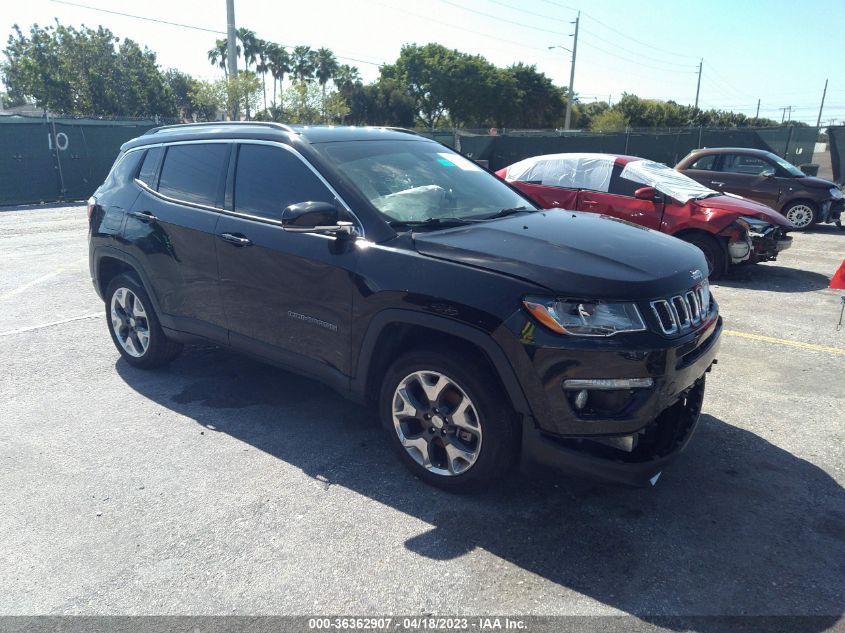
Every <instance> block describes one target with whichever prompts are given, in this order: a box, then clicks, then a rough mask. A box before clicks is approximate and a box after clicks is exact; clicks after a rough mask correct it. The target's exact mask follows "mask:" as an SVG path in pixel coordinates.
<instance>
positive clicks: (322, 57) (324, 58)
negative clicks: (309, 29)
mask: <svg viewBox="0 0 845 633" xmlns="http://www.w3.org/2000/svg"><path fill="white" fill-rule="evenodd" d="M313 59H314V75H315V76H316V77H317V81H318V82H319V84H320V88H322V91H323V100H322V105H323V106H325V103H326V82H327V81H328V80H329V79H334V77H335V74H336V73H337V69H338V64H337V58H336V57H335V56H334V53H332V52H331V51H330V50H329V49H328V48H321V49H319V50H318V51H317V52H316V53H314V58H313ZM323 115H324V116H323V118H325V109H324V111H323Z"/></svg>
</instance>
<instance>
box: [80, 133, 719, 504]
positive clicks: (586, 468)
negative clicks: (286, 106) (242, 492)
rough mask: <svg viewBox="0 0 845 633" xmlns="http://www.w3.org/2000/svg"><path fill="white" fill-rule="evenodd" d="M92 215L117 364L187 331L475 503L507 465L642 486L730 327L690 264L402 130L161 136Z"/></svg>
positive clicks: (118, 175) (679, 427)
mask: <svg viewBox="0 0 845 633" xmlns="http://www.w3.org/2000/svg"><path fill="white" fill-rule="evenodd" d="M88 211H89V216H90V266H91V276H92V278H93V281H94V287H95V288H96V289H97V292H98V293H99V294H100V296H101V297H102V298H103V299H104V300H105V305H106V314H107V318H108V324H109V332H110V334H111V337H112V339H113V340H114V343H115V345H116V347H117V349H118V351H119V352H120V354H121V355H122V356H123V358H125V359H126V362H128V363H130V364H131V365H134V366H136V367H142V368H153V367H157V366H160V365H162V364H164V363H167V362H168V361H170V360H172V359H173V358H174V357H175V356H176V355H177V354H178V353H179V351H180V350H181V348H182V344H183V343H186V342H190V341H195V340H198V339H200V340H206V341H213V342H215V343H218V344H220V345H225V346H228V347H231V348H233V349H236V350H238V351H241V352H244V353H248V354H252V355H254V356H257V357H260V358H262V359H266V360H267V361H269V362H271V363H276V364H279V365H281V366H283V367H286V368H289V369H291V370H293V371H296V372H299V373H302V374H306V375H308V376H311V377H313V378H316V379H318V380H321V381H324V382H325V383H328V384H329V385H331V386H332V387H333V388H335V389H337V390H338V391H340V392H342V393H344V394H346V395H347V396H349V397H350V398H353V399H354V400H357V401H360V402H372V403H374V404H375V406H377V408H378V412H379V416H380V418H381V421H382V423H383V425H384V427H385V429H386V431H387V434H388V436H389V440H388V441H389V442H390V444H391V445H392V446H393V447H394V448H395V449H396V451H397V453H398V455H399V456H400V458H401V459H402V461H403V462H404V463H405V464H406V465H407V466H408V467H409V468H410V469H411V470H412V471H413V472H414V473H415V474H417V475H418V476H419V477H421V478H422V479H424V480H425V481H427V482H429V483H432V484H434V485H437V486H441V487H443V488H446V489H449V490H455V491H469V490H476V489H479V488H481V487H483V486H485V485H486V484H488V483H489V482H491V481H492V480H494V479H495V478H496V477H499V476H501V475H503V474H504V473H505V472H507V471H508V469H509V468H510V467H511V466H512V465H513V464H514V463H515V462H516V461H517V458H518V456H519V455H520V454H521V455H522V456H523V457H525V458H530V459H532V460H534V461H539V462H541V463H544V464H547V465H554V466H558V467H561V468H564V469H567V470H569V471H572V472H576V473H580V474H583V475H589V476H593V477H598V478H601V479H604V480H606V481H613V482H619V483H628V484H635V485H643V484H647V483H648V482H649V481H651V483H654V482H655V481H656V478H657V476H658V475H659V474H660V472H661V469H662V468H663V466H664V465H665V464H666V463H667V462H668V461H669V460H671V459H672V458H673V457H674V456H675V455H677V454H678V453H679V452H680V451H681V450H682V449H683V448H684V446H685V445H686V443H687V442H688V440H689V438H690V436H691V435H692V433H693V431H694V429H695V426H696V423H697V421H698V417H699V412H700V410H701V403H702V399H703V396H704V374H705V373H706V372H707V371H708V370H709V369H710V367H711V365H712V364H713V363H714V362H715V360H714V359H715V355H716V352H717V349H718V345H719V336H720V333H721V327H722V325H721V324H722V322H721V318H720V317H719V314H718V308H717V306H716V302H715V301H714V300H713V298H712V297H711V296H710V292H709V288H708V284H707V280H706V279H705V278H704V276H703V275H702V271H705V270H707V263H706V261H705V260H704V256H703V255H702V253H701V251H700V250H698V249H697V248H696V247H694V246H690V245H689V244H686V243H684V242H682V241H680V240H678V239H675V238H673V237H669V236H667V235H663V234H661V233H658V232H654V231H650V230H648V229H643V228H641V227H638V226H634V225H631V224H628V223H626V222H622V221H619V220H615V219H613V218H607V217H601V216H597V215H593V214H580V213H572V212H569V211H562V210H552V211H546V210H541V209H537V208H536V207H535V206H534V205H533V204H532V203H531V202H530V201H529V200H528V199H526V198H525V197H524V196H523V195H522V194H520V193H519V192H518V191H516V190H515V189H513V188H511V187H510V186H509V185H507V184H506V183H504V182H502V181H501V180H499V179H498V178H496V177H495V176H494V175H492V174H491V173H490V172H488V171H486V170H484V169H482V168H481V167H479V166H478V165H477V164H475V163H473V162H472V161H469V160H467V159H466V158H464V157H463V156H461V155H460V154H458V153H455V152H453V151H451V150H450V149H448V148H446V147H444V146H442V145H440V144H438V143H435V142H433V141H431V140H428V139H425V138H423V137H421V136H417V135H416V134H414V133H412V132H408V131H404V130H394V129H377V128H321V127H291V126H285V125H280V124H272V123H213V124H192V125H183V126H171V127H163V128H157V129H153V130H150V131H149V132H147V133H146V134H144V135H143V136H141V137H140V138H136V139H134V140H132V141H129V142H128V143H126V144H125V145H123V147H122V148H121V152H120V155H119V156H118V158H117V160H116V162H115V164H114V167H113V168H112V170H111V173H110V174H109V176H108V178H107V179H106V181H105V183H104V184H103V185H102V186H101V187H100V188H99V189H98V190H97V191H96V193H95V194H94V196H93V197H92V198H91V200H89V209H88Z"/></svg>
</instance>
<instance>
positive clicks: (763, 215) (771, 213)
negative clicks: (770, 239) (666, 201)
mask: <svg viewBox="0 0 845 633" xmlns="http://www.w3.org/2000/svg"><path fill="white" fill-rule="evenodd" d="M692 203H693V204H694V205H695V206H696V207H698V208H699V209H700V210H701V211H704V212H707V211H717V212H722V213H723V214H724V213H725V212H728V213H731V214H734V213H735V214H736V217H740V216H743V215H748V216H751V217H753V218H759V219H761V220H765V221H766V222H769V223H771V224H774V225H775V226H782V227H784V228H787V229H791V228H794V226H793V225H792V222H790V221H789V220H787V219H786V218H785V217H784V216H782V215H781V214H780V213H778V212H777V211H775V210H774V209H772V208H771V207H767V206H766V205H765V204H761V203H759V202H755V201H754V200H749V199H748V198H740V197H739V196H713V197H712V198H705V199H704V200H693V201H692Z"/></svg>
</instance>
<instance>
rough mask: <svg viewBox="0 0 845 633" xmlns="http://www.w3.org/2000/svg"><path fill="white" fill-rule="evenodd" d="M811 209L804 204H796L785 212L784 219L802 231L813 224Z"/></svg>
mask: <svg viewBox="0 0 845 633" xmlns="http://www.w3.org/2000/svg"><path fill="white" fill-rule="evenodd" d="M813 215H814V212H813V209H812V208H811V207H809V206H808V205H806V204H796V205H795V206H793V207H790V208H789V210H788V211H787V212H786V219H787V220H789V221H790V222H792V223H793V224H794V225H795V227H796V228H799V229H803V228H806V227H808V226H810V224H812V222H813Z"/></svg>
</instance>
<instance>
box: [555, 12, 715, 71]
mask: <svg viewBox="0 0 845 633" xmlns="http://www.w3.org/2000/svg"><path fill="white" fill-rule="evenodd" d="M543 2H545V3H546V4H550V5H552V6H555V7H559V8H561V9H569V10H571V11H577V9H575V8H573V7H570V6H568V5H565V4H561V3H560V2H554V1H553V0H543ZM583 13H584V15H586V16H587V17H589V18H590V19H591V20H592V21H593V22H596V23H598V24H601V25H602V26H603V27H604V28H606V29H609V30H611V31H613V32H614V33H616V34H617V35H621V36H622V37H624V38H627V39H629V40H631V41H632V42H636V43H637V44H639V45H640V46H645V47H646V48H650V49H651V50H654V51H658V52H661V53H666V54H669V55H674V56H675V57H689V58H690V59H698V57H699V56H698V55H687V54H685V53H679V52H677V51H671V50H668V49H665V48H661V47H659V46H655V45H654V44H651V43H648V42H644V41H643V40H638V39H637V38H635V37H631V36H630V35H628V34H627V33H625V32H623V31H620V30H619V29H617V28H614V27H612V26H610V25H609V24H606V23H605V22H602V21H601V20H599V19H598V18H597V17H596V16H594V15H593V14H591V13H587V12H586V11H583Z"/></svg>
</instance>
